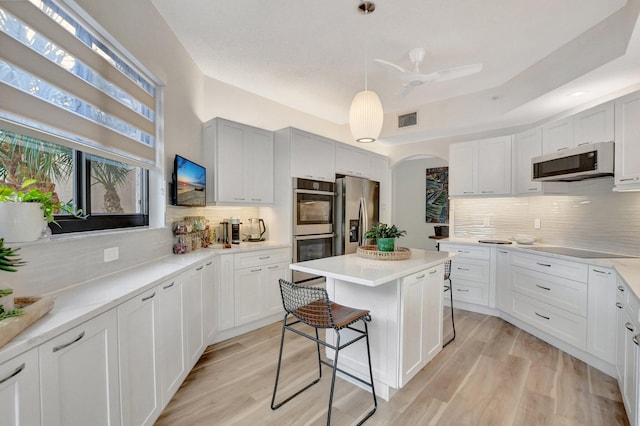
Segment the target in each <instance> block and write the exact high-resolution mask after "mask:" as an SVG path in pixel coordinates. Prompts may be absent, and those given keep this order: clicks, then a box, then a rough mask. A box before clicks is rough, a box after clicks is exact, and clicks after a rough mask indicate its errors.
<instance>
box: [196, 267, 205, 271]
mask: <svg viewBox="0 0 640 426" xmlns="http://www.w3.org/2000/svg"><path fill="white" fill-rule="evenodd" d="M202 268H204V266H201V267H199V268H196V271H202Z"/></svg>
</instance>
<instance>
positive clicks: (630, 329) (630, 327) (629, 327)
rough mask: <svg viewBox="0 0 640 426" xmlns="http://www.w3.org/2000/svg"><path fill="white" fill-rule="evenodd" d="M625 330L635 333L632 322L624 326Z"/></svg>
mask: <svg viewBox="0 0 640 426" xmlns="http://www.w3.org/2000/svg"><path fill="white" fill-rule="evenodd" d="M624 328H626V329H627V330H629V331H630V332H632V333H633V332H634V331H635V330H634V329H633V326H632V325H631V323H630V322H626V323H625V324H624Z"/></svg>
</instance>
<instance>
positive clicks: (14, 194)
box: [0, 179, 82, 243]
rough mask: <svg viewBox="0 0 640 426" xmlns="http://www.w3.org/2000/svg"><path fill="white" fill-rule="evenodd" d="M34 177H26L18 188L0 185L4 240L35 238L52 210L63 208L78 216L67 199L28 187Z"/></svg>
mask: <svg viewBox="0 0 640 426" xmlns="http://www.w3.org/2000/svg"><path fill="white" fill-rule="evenodd" d="M36 182H37V181H36V180H35V179H26V180H25V181H24V182H23V183H22V185H21V186H20V188H19V189H16V188H14V187H11V186H0V229H2V232H3V234H4V240H5V241H7V242H14V243H15V242H25V241H35V240H37V239H38V238H40V236H41V235H42V230H43V227H44V226H46V224H48V223H51V222H53V223H55V224H56V225H57V222H56V221H55V220H54V217H53V215H54V213H56V212H59V211H63V212H66V213H69V214H72V215H74V216H76V217H79V216H80V215H81V214H82V211H81V210H75V209H74V207H73V206H72V205H71V204H70V203H63V202H61V201H57V200H54V198H53V194H52V193H51V192H42V191H41V190H39V189H37V188H31V186H32V185H33V184H35V183H36Z"/></svg>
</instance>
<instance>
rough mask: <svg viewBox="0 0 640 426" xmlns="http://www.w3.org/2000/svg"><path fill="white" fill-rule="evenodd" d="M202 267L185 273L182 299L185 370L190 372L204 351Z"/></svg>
mask: <svg viewBox="0 0 640 426" xmlns="http://www.w3.org/2000/svg"><path fill="white" fill-rule="evenodd" d="M203 269H204V265H199V266H196V267H193V268H191V269H190V270H188V271H187V272H186V273H185V280H184V285H183V287H182V297H183V300H184V311H183V313H184V319H183V321H184V327H185V336H186V340H185V347H186V351H187V352H186V359H187V369H188V370H191V369H192V368H193V366H194V365H196V362H198V359H199V358H200V355H202V352H203V351H204V346H205V345H204V323H203V317H202V308H203V306H202V270H203Z"/></svg>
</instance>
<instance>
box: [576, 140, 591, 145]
mask: <svg viewBox="0 0 640 426" xmlns="http://www.w3.org/2000/svg"><path fill="white" fill-rule="evenodd" d="M590 143H592V142H591V141H588V142H582V143H579V144H578V145H577V146H582V145H589V144H590Z"/></svg>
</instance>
